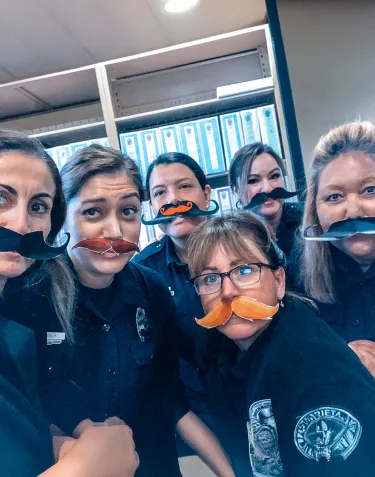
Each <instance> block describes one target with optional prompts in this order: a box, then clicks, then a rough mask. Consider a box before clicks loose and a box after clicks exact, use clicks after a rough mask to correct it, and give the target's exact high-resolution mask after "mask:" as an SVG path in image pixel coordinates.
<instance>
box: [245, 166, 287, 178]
mask: <svg viewBox="0 0 375 477" xmlns="http://www.w3.org/2000/svg"><path fill="white" fill-rule="evenodd" d="M280 171H281V169H280V167H275V168H274V169H272V170H271V171H270V172H268V174H272V173H273V172H280ZM251 176H255V177H260V174H249V176H248V177H251Z"/></svg>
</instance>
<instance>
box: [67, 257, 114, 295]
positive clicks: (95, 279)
mask: <svg viewBox="0 0 375 477" xmlns="http://www.w3.org/2000/svg"><path fill="white" fill-rule="evenodd" d="M70 258H71V260H72V262H73V265H74V268H75V271H76V273H77V275H78V279H79V282H80V283H81V284H82V285H83V286H84V287H87V288H95V289H101V288H107V287H109V286H110V284H111V283H112V282H113V280H114V278H115V274H114V273H112V274H109V275H103V274H98V273H92V272H90V271H88V270H84V269H82V268H81V267H80V264H79V263H77V262H76V261H75V259H74V257H72V256H71V257H70Z"/></svg>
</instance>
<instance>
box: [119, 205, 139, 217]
mask: <svg viewBox="0 0 375 477" xmlns="http://www.w3.org/2000/svg"><path fill="white" fill-rule="evenodd" d="M137 212H138V209H136V208H135V207H125V209H122V213H123V215H125V216H126V217H130V216H132V215H136V214H137Z"/></svg>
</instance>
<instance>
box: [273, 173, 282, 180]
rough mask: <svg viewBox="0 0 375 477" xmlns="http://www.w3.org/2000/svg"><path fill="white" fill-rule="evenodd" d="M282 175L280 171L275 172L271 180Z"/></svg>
mask: <svg viewBox="0 0 375 477" xmlns="http://www.w3.org/2000/svg"><path fill="white" fill-rule="evenodd" d="M280 177H281V174H280V173H279V172H275V174H272V176H271V180H274V181H275V180H277V179H280Z"/></svg>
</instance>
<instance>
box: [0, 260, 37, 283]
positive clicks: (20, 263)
mask: <svg viewBox="0 0 375 477" xmlns="http://www.w3.org/2000/svg"><path fill="white" fill-rule="evenodd" d="M32 263H33V260H29V259H27V258H24V257H21V256H19V258H18V259H17V260H14V259H13V260H10V259H9V260H7V259H3V258H0V276H1V277H4V278H16V277H19V276H20V275H22V274H23V273H25V272H26V270H28V269H29V268H30V266H31V265H32Z"/></svg>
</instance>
